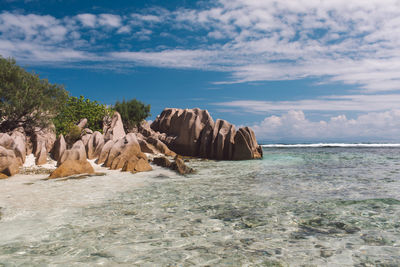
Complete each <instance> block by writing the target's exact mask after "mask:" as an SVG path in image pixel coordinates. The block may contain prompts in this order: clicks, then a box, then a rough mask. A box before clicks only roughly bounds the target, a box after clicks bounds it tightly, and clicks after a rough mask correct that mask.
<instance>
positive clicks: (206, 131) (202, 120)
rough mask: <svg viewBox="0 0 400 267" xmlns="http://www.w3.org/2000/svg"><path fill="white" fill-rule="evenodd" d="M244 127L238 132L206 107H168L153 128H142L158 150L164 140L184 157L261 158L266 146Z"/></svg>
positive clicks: (156, 120) (142, 131)
mask: <svg viewBox="0 0 400 267" xmlns="http://www.w3.org/2000/svg"><path fill="white" fill-rule="evenodd" d="M241 129H242V130H239V131H236V129H235V126H234V125H232V124H230V123H229V122H227V121H225V120H217V121H216V122H215V123H214V121H213V119H212V118H211V116H210V114H209V113H208V112H207V111H206V110H200V109H197V108H195V109H190V110H189V109H185V110H182V109H175V108H167V109H164V111H163V112H162V113H161V114H160V115H159V116H157V118H156V119H155V121H154V122H153V123H152V124H151V130H149V129H147V128H146V125H145V124H144V125H143V126H141V127H139V128H138V131H139V132H141V133H142V134H143V135H149V136H148V137H147V139H146V141H147V142H148V143H150V144H152V145H154V146H155V147H156V148H157V149H158V150H160V148H161V145H160V144H158V142H162V143H163V144H166V145H167V146H168V148H169V149H171V150H172V151H174V152H176V153H178V154H180V155H184V156H194V157H202V158H210V159H217V160H245V159H256V158H261V157H262V149H261V147H260V146H259V145H258V144H257V140H256V138H255V135H254V132H253V131H252V130H251V129H250V128H248V127H245V128H241ZM162 134H165V135H166V136H163V135H162ZM237 135H238V136H237ZM159 147H160V148H159ZM160 151H161V150H160ZM161 152H162V151H161Z"/></svg>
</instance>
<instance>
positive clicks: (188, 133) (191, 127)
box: [151, 108, 214, 156]
mask: <svg viewBox="0 0 400 267" xmlns="http://www.w3.org/2000/svg"><path fill="white" fill-rule="evenodd" d="M213 124H214V121H213V119H212V118H211V116H210V114H209V113H208V111H207V110H200V109H198V108H195V109H185V110H182V109H174V108H172V109H170V108H169V109H165V110H164V111H163V112H162V113H161V115H160V116H159V117H157V118H156V120H155V121H154V122H153V123H152V125H151V128H152V129H153V130H154V131H159V132H161V133H166V134H167V135H170V136H174V137H175V138H173V139H171V142H170V143H168V146H169V148H170V149H172V150H173V151H174V152H176V153H178V154H181V155H186V156H198V154H199V149H200V142H199V138H200V134H201V132H202V130H203V128H204V127H205V126H206V125H213Z"/></svg>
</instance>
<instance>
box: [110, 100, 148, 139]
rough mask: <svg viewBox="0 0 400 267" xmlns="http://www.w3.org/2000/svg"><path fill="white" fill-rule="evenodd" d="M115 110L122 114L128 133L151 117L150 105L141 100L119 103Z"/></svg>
mask: <svg viewBox="0 0 400 267" xmlns="http://www.w3.org/2000/svg"><path fill="white" fill-rule="evenodd" d="M114 109H115V110H116V111H118V112H119V114H121V119H122V122H123V123H124V128H125V130H126V131H129V130H131V129H132V128H133V127H135V126H138V125H139V124H140V123H141V122H142V121H143V120H144V119H146V118H147V117H149V116H150V105H145V104H144V103H142V102H140V101H139V100H136V99H132V100H129V101H125V100H123V101H122V102H119V101H117V102H116V103H115V106H114Z"/></svg>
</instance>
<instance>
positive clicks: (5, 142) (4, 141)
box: [0, 133, 14, 149]
mask: <svg viewBox="0 0 400 267" xmlns="http://www.w3.org/2000/svg"><path fill="white" fill-rule="evenodd" d="M13 144H14V140H13V139H12V138H11V136H9V135H8V134H6V133H0V146H2V147H4V148H7V149H12V147H13Z"/></svg>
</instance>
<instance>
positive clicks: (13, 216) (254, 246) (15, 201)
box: [0, 144, 400, 266]
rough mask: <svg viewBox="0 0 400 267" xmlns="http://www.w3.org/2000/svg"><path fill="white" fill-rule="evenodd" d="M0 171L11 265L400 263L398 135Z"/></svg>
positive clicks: (2, 236)
mask: <svg viewBox="0 0 400 267" xmlns="http://www.w3.org/2000/svg"><path fill="white" fill-rule="evenodd" d="M263 150H264V158H263V159H262V160H250V161H237V162H233V161H231V162H229V161H211V160H190V162H188V165H190V166H191V167H193V168H194V169H196V170H197V172H196V174H193V175H189V176H179V175H177V174H175V173H174V172H172V171H169V170H166V169H162V168H159V167H156V166H155V167H154V171H152V172H148V173H139V174H135V175H133V174H130V173H122V172H118V171H109V172H107V174H106V175H105V176H96V177H89V178H86V179H71V180H59V181H57V180H43V179H42V178H44V177H45V176H44V175H42V176H41V175H35V176H26V175H25V176H24V175H19V176H16V177H13V178H10V179H7V180H1V181H0V184H1V186H0V207H1V210H0V211H1V219H0V265H4V266H47V265H51V266H400V146H399V145H380V144H375V145H374V144H369V145H345V144H330V145H329V144H314V145H306V146H305V145H295V146H293V145H291V146H287V145H267V146H265V147H264V148H263Z"/></svg>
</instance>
